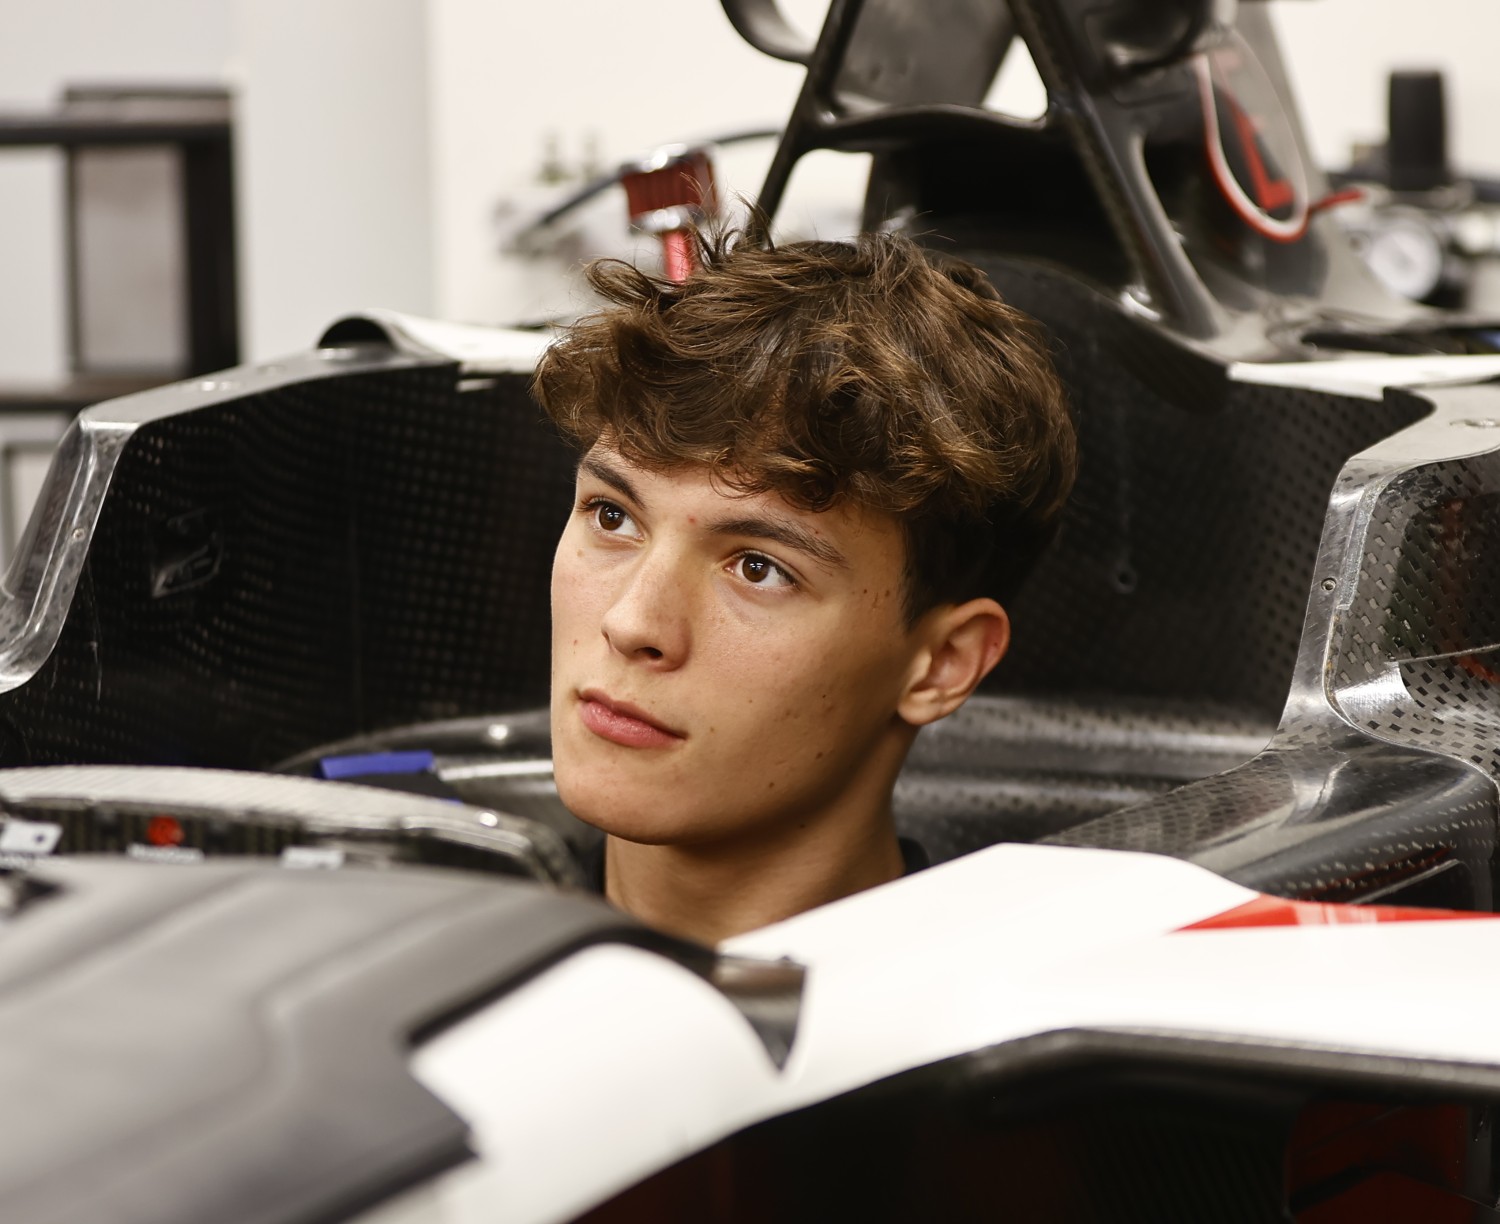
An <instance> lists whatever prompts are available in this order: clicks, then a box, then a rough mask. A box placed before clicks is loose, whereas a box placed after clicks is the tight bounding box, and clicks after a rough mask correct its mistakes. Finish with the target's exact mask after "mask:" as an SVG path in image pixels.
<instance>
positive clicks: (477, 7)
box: [0, 0, 1500, 383]
mask: <svg viewBox="0 0 1500 1224" xmlns="http://www.w3.org/2000/svg"><path fill="white" fill-rule="evenodd" d="M783 7H784V9H785V11H786V12H788V14H789V15H790V16H791V17H792V18H793V19H794V20H795V21H796V22H797V23H798V24H799V25H801V26H803V27H804V28H806V29H809V30H814V29H816V27H817V24H818V23H819V21H820V19H821V15H822V11H823V9H824V8H825V7H826V0H824V2H823V3H819V0H783ZM1272 12H1273V15H1274V19H1275V21H1276V23H1277V25H1278V27H1279V29H1280V33H1281V37H1282V41H1283V47H1284V51H1285V53H1286V55H1287V58H1288V62H1289V66H1290V68H1291V70H1292V73H1293V79H1294V82H1295V84H1296V86H1297V88H1298V90H1299V92H1300V95H1301V100H1302V103H1303V106H1304V108H1305V111H1306V114H1307V117H1308V121H1309V126H1310V136H1311V139H1312V144H1313V148H1314V150H1315V152H1316V154H1317V156H1318V157H1319V159H1320V160H1321V161H1322V163H1323V164H1324V165H1325V166H1343V165H1346V164H1347V163H1348V161H1349V155H1350V147H1351V144H1352V142H1354V141H1357V140H1378V139H1380V138H1381V137H1382V136H1383V133H1384V125H1385V114H1384V110H1385V73H1386V71H1387V70H1388V69H1390V68H1393V67H1432V68H1441V69H1442V70H1444V71H1445V73H1446V74H1447V83H1448V113H1449V122H1450V141H1449V148H1450V155H1451V160H1452V162H1453V164H1454V166H1455V167H1456V168H1457V169H1459V170H1461V171H1466V172H1470V173H1476V174H1493V173H1496V172H1497V171H1500V125H1496V124H1494V123H1493V122H1492V116H1494V115H1495V114H1497V113H1500V76H1497V75H1496V74H1495V73H1494V71H1493V61H1494V55H1495V48H1496V47H1500V5H1495V4H1493V3H1492V2H1491V0H1426V3H1424V4H1422V5H1420V6H1416V5H1412V4H1411V3H1410V2H1409V0H1274V2H1273V3H1272ZM0 15H3V17H4V25H5V29H6V36H5V37H4V38H3V39H0V108H4V109H7V110H14V109H20V108H38V107H48V106H52V105H54V104H55V103H56V102H57V100H58V98H59V97H60V95H61V92H62V90H63V88H64V87H65V86H66V85H69V84H86V83H100V82H102V83H109V84H115V83H134V82H140V83H145V84H153V85H159V84H172V83H188V84H203V83H207V84H225V85H228V86H229V88H230V89H232V91H233V92H234V95H235V131H236V150H235V158H236V174H237V214H238V215H237V225H238V239H239V257H240V294H241V302H240V314H241V327H242V335H243V353H244V357H245V359H246V360H260V359H263V358H266V357H270V356H273V355H276V354H278V353H283V352H287V351H291V350H296V349H301V348H306V347H308V346H309V345H310V344H311V343H312V342H313V341H314V340H315V339H316V337H317V335H318V333H319V331H320V330H321V328H322V327H323V326H324V325H325V324H326V323H328V322H329V321H330V320H331V319H332V318H334V317H335V316H337V315H338V314H340V313H342V312H345V311H347V310H350V309H353V308H357V307H362V306H386V307H390V308H394V309H398V310H403V311H409V312H413V313H417V314H424V315H433V316H437V317H441V318H452V319H466V320H474V321H484V322H505V321H511V320H515V319H519V318H527V317H537V316H538V315H540V314H542V313H545V312H548V311H552V310H565V309H567V307H568V305H569V301H570V298H571V299H572V300H573V301H575V302H576V300H577V297H576V290H575V289H574V288H573V287H572V286H571V285H570V283H569V282H568V280H567V279H566V277H565V275H564V273H563V269H564V267H565V265H566V263H567V262H568V261H569V260H570V259H572V258H574V257H576V255H577V254H578V253H580V252H586V253H596V252H603V251H610V252H625V251H628V250H629V249H631V247H630V240H629V239H628V238H627V236H626V227H625V218H624V205H623V202H622V201H621V199H620V198H619V196H618V194H616V193H611V194H610V195H609V196H608V197H601V198H600V200H599V201H597V202H596V203H595V204H594V205H593V206H592V207H591V208H590V209H589V210H587V211H586V212H585V213H583V214H580V220H579V224H580V233H579V234H577V235H575V236H574V239H573V241H572V242H571V243H570V244H568V245H566V246H565V249H564V250H562V251H561V252H560V253H559V254H557V255H556V256H554V257H550V258H548V257H543V258H537V257H534V256H533V257H520V256H515V255H504V254H502V253H501V247H502V245H503V243H504V242H505V240H506V238H507V235H508V234H513V233H514V232H515V231H516V229H518V228H519V227H520V226H521V225H523V224H524V223H525V221H526V220H527V219H528V218H529V217H532V216H534V215H536V214H537V213H538V212H539V211H540V210H541V209H542V208H544V207H545V206H546V205H547V204H548V203H551V202H555V201H557V200H559V199H561V198H562V197H563V196H565V195H566V194H568V192H569V191H570V190H571V189H572V188H574V187H576V185H577V184H578V183H579V182H580V181H582V179H583V178H584V177H586V176H587V175H588V174H590V173H592V172H595V171H597V170H599V169H602V168H608V167H610V166H612V165H614V164H615V163H617V162H619V161H620V160H621V159H623V158H626V157H629V156H633V155H637V154H639V153H642V152H644V151H646V150H648V149H650V148H652V147H654V146H656V145H659V144H662V143H666V142H669V141H674V140H694V139H699V138H703V137H709V136H714V135H716V134H720V133H724V132H729V131H736V130H743V129H747V128H772V127H775V126H776V125H777V124H779V122H780V121H781V119H782V117H783V116H784V115H785V114H786V113H787V112H788V110H789V109H790V106H791V103H792V100H793V98H794V97H795V94H796V90H797V88H798V85H799V83H800V79H801V70H800V69H799V68H797V67H794V66H792V65H789V64H783V63H779V62H776V61H773V60H770V59H768V58H766V57H765V56H763V55H761V54H760V53H758V52H756V51H754V50H752V49H751V48H750V47H749V46H748V45H746V44H745V43H744V42H742V41H741V40H740V38H739V37H738V36H737V35H736V34H735V33H734V31H733V30H732V29H731V27H730V25H729V23H728V21H727V20H726V18H725V17H724V15H723V12H722V11H721V9H720V8H719V5H718V4H717V3H716V2H715V0H651V3H649V4H645V3H634V4H631V3H622V2H621V0H554V2H553V3H549V4H540V3H522V2H520V0H48V2H47V3H45V4H41V3H36V2H34V0H0ZM1457 31H1462V34H1457V33H1456V32H1457ZM992 100H993V102H994V104H995V105H997V106H998V107H1000V108H1001V109H1007V110H1012V111H1016V112H1018V113H1023V114H1025V113H1036V111H1037V110H1038V109H1039V108H1040V105H1041V103H1042V93H1041V89H1040V85H1039V84H1038V82H1037V81H1036V79H1035V76H1034V73H1032V72H1030V66H1029V64H1027V63H1026V62H1025V61H1024V56H1018V55H1016V54H1014V53H1012V55H1011V57H1010V58H1009V59H1008V60H1007V64H1006V67H1005V69H1004V70H1003V72H1002V79H1001V81H1000V83H999V84H998V86H997V89H996V91H995V93H994V94H993V95H992ZM770 154H771V145H770V142H768V141H759V142H751V143H747V144H744V145H741V146H737V147H736V148H735V149H733V150H732V151H727V152H726V153H725V154H724V156H723V157H722V158H721V161H720V171H721V181H722V182H723V184H724V185H725V186H727V188H728V189H729V190H730V191H731V192H732V191H742V192H746V193H753V192H754V191H755V189H756V188H757V186H758V184H759V181H760V177H761V175H762V173H763V171H764V168H765V165H766V163H767V162H768V161H769V158H770ZM62 160H63V159H62V155H61V153H59V152H57V151H55V150H51V149H23V150H5V151H3V153H0V382H6V383H14V382H22V383H25V382H36V383H45V382H47V381H49V380H53V379H58V378H61V377H63V376H64V375H65V374H66V365H67V358H66V335H65V332H66V324H65V303H64V273H63V261H64V254H63V243H64V236H63V203H62V201H63V191H64V183H63V172H62ZM863 171H864V159H863V158H854V157H844V156H840V155H837V154H831V153H830V154H822V155H819V156H816V157H814V158H813V159H810V164H809V165H807V166H805V167H804V168H802V169H800V170H799V172H798V176H797V179H796V180H795V181H794V183H793V190H792V195H791V196H790V197H789V200H788V207H787V209H786V210H785V211H784V216H785V217H786V218H787V227H788V228H789V229H791V230H793V231H800V232H810V231H812V230H817V231H819V232H821V233H822V234H823V235H825V236H832V235H835V234H837V233H839V232H844V231H847V230H848V229H849V228H852V226H853V224H854V217H855V208H856V207H857V201H858V197H859V191H860V184H861V182H862V176H863ZM546 179H551V180H553V181H551V182H547V181H543V180H546Z"/></svg>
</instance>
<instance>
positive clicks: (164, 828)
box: [146, 816, 183, 846]
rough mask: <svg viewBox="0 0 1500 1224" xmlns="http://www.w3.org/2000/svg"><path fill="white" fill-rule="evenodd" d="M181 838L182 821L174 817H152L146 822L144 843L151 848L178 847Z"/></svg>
mask: <svg viewBox="0 0 1500 1224" xmlns="http://www.w3.org/2000/svg"><path fill="white" fill-rule="evenodd" d="M182 837H183V833H182V821H180V820H178V819H177V818H176V817H175V816H153V817H151V819H150V820H148V821H147V822H146V841H147V842H149V843H150V844H151V845H153V846H180V845H182Z"/></svg>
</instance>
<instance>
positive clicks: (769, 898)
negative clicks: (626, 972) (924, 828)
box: [604, 808, 904, 946]
mask: <svg viewBox="0 0 1500 1224" xmlns="http://www.w3.org/2000/svg"><path fill="white" fill-rule="evenodd" d="M851 834H852V835H851ZM604 861H605V894H606V896H607V897H608V898H609V900H610V901H611V902H613V903H614V904H615V905H617V906H619V908H620V909H622V910H624V911H625V912H626V913H629V914H632V915H634V916H635V917H637V918H639V919H640V920H641V921H642V922H645V923H647V924H648V925H650V926H653V927H656V928H657V929H658V930H663V931H667V932H668V933H670V934H673V935H679V936H682V937H684V938H687V939H692V940H696V941H697V942H699V943H702V944H707V945H710V946H712V945H713V944H716V943H718V942H719V941H720V940H723V939H728V938H729V937H730V936H732V935H738V934H741V933H742V932H744V931H751V930H754V929H755V928H757V927H762V926H765V925H766V924H767V923H771V922H776V921H779V920H780V919H782V918H790V917H791V916H792V915H793V914H800V913H801V912H802V911H803V910H808V909H812V908H814V907H815V906H819V905H825V904H827V903H828V902H830V901H837V900H838V899H839V898H840V897H847V896H849V895H850V894H851V893H856V892H860V891H862V890H863V889H866V888H873V887H874V886H875V885H877V884H884V883H886V882H887V881H889V880H894V879H896V878H897V877H898V876H900V875H901V873H902V869H903V866H904V865H903V862H902V858H901V848H900V846H899V844H898V843H897V840H896V831H895V827H894V826H893V824H892V823H891V819H890V814H889V809H888V808H887V810H886V811H885V812H883V813H882V814H881V818H878V819H876V820H873V821H870V822H868V824H867V825H866V826H865V827H863V828H860V829H859V830H858V831H857V832H855V831H853V830H851V831H850V832H849V834H846V835H844V836H838V835H836V834H832V833H830V832H829V831H828V830H827V828H826V827H821V826H820V825H819V824H818V822H816V821H809V822H808V823H806V824H805V825H802V826H798V827H795V828H794V829H793V830H791V835H788V836H783V837H779V838H774V839H771V838H766V839H762V843H761V844H759V845H754V846H746V845H744V844H741V843H739V842H731V843H714V844H711V845H706V846H671V845H665V846H647V845H641V844H640V843H637V842H628V841H625V840H623V839H621V838H617V837H611V838H609V839H608V840H607V841H606V843H605V860H604Z"/></svg>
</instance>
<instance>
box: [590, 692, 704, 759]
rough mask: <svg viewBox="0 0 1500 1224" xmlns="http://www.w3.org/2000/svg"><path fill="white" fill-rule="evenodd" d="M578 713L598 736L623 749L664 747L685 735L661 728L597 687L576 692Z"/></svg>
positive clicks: (653, 720)
mask: <svg viewBox="0 0 1500 1224" xmlns="http://www.w3.org/2000/svg"><path fill="white" fill-rule="evenodd" d="M578 716H579V718H581V719H582V720H583V725H584V726H585V727H587V728H588V729H589V730H590V731H592V732H593V733H594V734H595V735H597V736H598V737H599V738H600V739H606V740H609V741H610V742H611V743H614V744H621V745H623V746H624V747H626V748H667V747H670V746H671V745H673V744H680V743H681V742H682V741H683V740H685V739H686V738H687V736H685V735H683V734H682V732H680V731H674V730H672V728H670V727H664V726H663V725H662V724H661V723H659V722H657V721H656V719H654V718H652V717H651V715H650V714H648V713H646V711H645V710H643V709H641V708H640V707H639V706H634V705H631V704H630V702H628V701H616V700H615V699H614V698H613V697H610V696H609V695H608V694H606V693H602V692H600V691H599V690H598V689H584V690H583V691H582V692H580V693H579V694H578Z"/></svg>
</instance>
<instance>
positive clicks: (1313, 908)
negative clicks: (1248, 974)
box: [1178, 897, 1500, 931]
mask: <svg viewBox="0 0 1500 1224" xmlns="http://www.w3.org/2000/svg"><path fill="white" fill-rule="evenodd" d="M1454 918H1479V919H1492V918H1500V914H1471V913H1466V912H1465V911H1463V910H1440V909H1415V908H1413V907H1410V906H1401V905H1330V904H1326V903H1324V902H1322V901H1286V900H1283V899H1282V898H1281V897H1256V898H1255V900H1253V901H1246V902H1245V904H1244V905H1237V906H1235V907H1234V908H1233V909H1228V910H1225V911H1224V912H1223V913H1222V914H1215V915H1214V916H1213V917H1212V918H1205V919H1203V921H1202V922H1194V923H1191V924H1190V925H1188V926H1185V927H1180V928H1178V929H1179V930H1182V931H1223V930H1230V929H1233V928H1235V927H1273V926H1346V925H1348V926H1352V925H1358V924H1361V923H1371V922H1442V921H1445V920H1451V919H1454Z"/></svg>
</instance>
